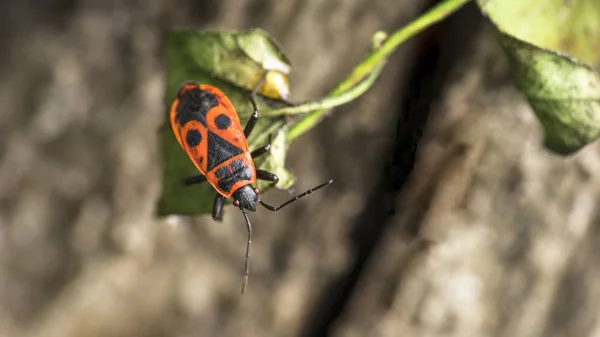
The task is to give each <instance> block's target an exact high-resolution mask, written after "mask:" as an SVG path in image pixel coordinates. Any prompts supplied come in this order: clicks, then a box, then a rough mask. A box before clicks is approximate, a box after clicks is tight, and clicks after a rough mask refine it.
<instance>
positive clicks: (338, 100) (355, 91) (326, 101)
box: [262, 63, 385, 116]
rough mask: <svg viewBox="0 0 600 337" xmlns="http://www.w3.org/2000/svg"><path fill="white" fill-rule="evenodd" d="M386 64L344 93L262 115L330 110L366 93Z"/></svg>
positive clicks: (265, 112) (382, 64)
mask: <svg viewBox="0 0 600 337" xmlns="http://www.w3.org/2000/svg"><path fill="white" fill-rule="evenodd" d="M384 65H385V63H381V64H379V65H377V67H376V68H375V69H373V71H371V72H370V73H369V74H368V76H367V77H366V78H365V79H363V80H362V81H361V82H360V83H358V84H357V85H355V86H353V87H351V88H349V89H348V90H346V91H344V92H342V93H337V94H331V95H329V96H327V97H325V98H323V99H320V100H316V101H308V102H305V103H299V104H296V105H293V106H286V107H283V108H279V109H274V110H265V111H263V112H262V116H281V115H296V114H302V113H306V112H310V111H315V110H329V109H331V108H334V107H336V106H340V105H342V104H345V103H348V102H350V101H352V100H353V99H355V98H357V97H358V96H360V95H362V94H364V93H365V92H366V91H367V90H368V89H369V88H370V87H371V86H372V85H373V83H374V82H375V80H376V79H377V77H378V76H379V74H380V73H381V70H383V66H384Z"/></svg>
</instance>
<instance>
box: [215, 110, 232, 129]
mask: <svg viewBox="0 0 600 337" xmlns="http://www.w3.org/2000/svg"><path fill="white" fill-rule="evenodd" d="M215 125H216V126H217V129H219V130H225V129H227V128H228V127H229V126H230V125H231V118H229V116H227V115H226V114H219V115H218V116H217V117H215Z"/></svg>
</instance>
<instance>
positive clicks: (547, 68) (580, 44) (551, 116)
mask: <svg viewBox="0 0 600 337" xmlns="http://www.w3.org/2000/svg"><path fill="white" fill-rule="evenodd" d="M477 3H478V5H479V7H480V8H481V10H482V11H483V13H484V14H485V15H486V16H487V17H488V18H489V19H490V21H491V22H492V23H493V24H494V26H495V27H496V28H497V30H498V35H499V40H500V42H501V44H502V47H503V48H504V50H505V52H506V54H507V56H508V59H509V62H510V66H511V72H512V75H513V79H514V81H515V83H516V85H517V87H518V88H519V90H521V91H522V92H523V93H524V94H525V96H526V98H527V100H528V102H529V103H530V105H531V106H532V108H533V110H534V112H535V114H536V116H537V117H538V119H539V120H540V122H541V124H542V125H543V127H544V135H545V141H544V142H545V145H546V146H547V147H548V148H549V149H550V150H552V151H554V152H556V153H559V154H563V155H568V154H572V153H574V152H576V151H578V150H579V149H581V148H582V147H584V146H585V145H587V144H588V143H590V142H592V141H594V140H595V139H597V138H598V136H600V74H598V73H597V72H595V71H594V70H593V69H592V68H591V67H590V66H589V65H586V64H585V63H583V62H582V61H580V60H583V61H585V62H588V63H589V64H593V65H595V66H600V53H598V50H600V4H599V3H598V2H597V0H571V1H564V0H530V1H522V0H478V1H477ZM575 57H576V58H577V59H575Z"/></svg>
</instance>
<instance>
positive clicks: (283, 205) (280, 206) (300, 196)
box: [258, 180, 333, 212]
mask: <svg viewBox="0 0 600 337" xmlns="http://www.w3.org/2000/svg"><path fill="white" fill-rule="evenodd" d="M332 182H333V180H329V181H327V182H324V183H322V184H321V185H318V186H316V187H313V188H311V189H310V190H308V191H306V192H304V193H302V194H299V195H297V196H295V197H293V198H292V199H290V200H288V201H286V202H284V203H283V204H281V205H279V206H277V207H273V206H271V205H269V204H265V203H264V202H263V201H262V200H258V202H260V204H261V205H263V207H264V208H266V209H268V210H269V211H271V212H277V211H278V210H280V209H282V208H284V207H285V206H287V205H289V204H291V203H292V202H294V201H296V200H298V199H300V198H302V197H304V196H307V195H309V194H311V193H312V192H314V191H316V190H318V189H321V188H323V187H325V186H327V185H329V184H331V183H332Z"/></svg>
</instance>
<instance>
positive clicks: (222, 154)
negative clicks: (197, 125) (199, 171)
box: [206, 131, 244, 171]
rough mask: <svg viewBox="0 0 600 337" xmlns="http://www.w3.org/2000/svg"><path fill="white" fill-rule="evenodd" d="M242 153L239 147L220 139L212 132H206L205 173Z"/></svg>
mask: <svg viewBox="0 0 600 337" xmlns="http://www.w3.org/2000/svg"><path fill="white" fill-rule="evenodd" d="M242 153H244V151H242V149H240V148H239V147H237V146H235V145H233V144H231V143H230V142H228V141H226V140H225V139H223V138H221V137H220V136H219V135H217V134H215V133H214V132H211V131H208V167H207V168H206V170H207V171H210V170H212V169H213V168H215V166H217V165H219V164H221V163H222V162H224V161H226V160H227V159H229V158H231V157H235V156H237V155H238V154H242Z"/></svg>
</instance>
